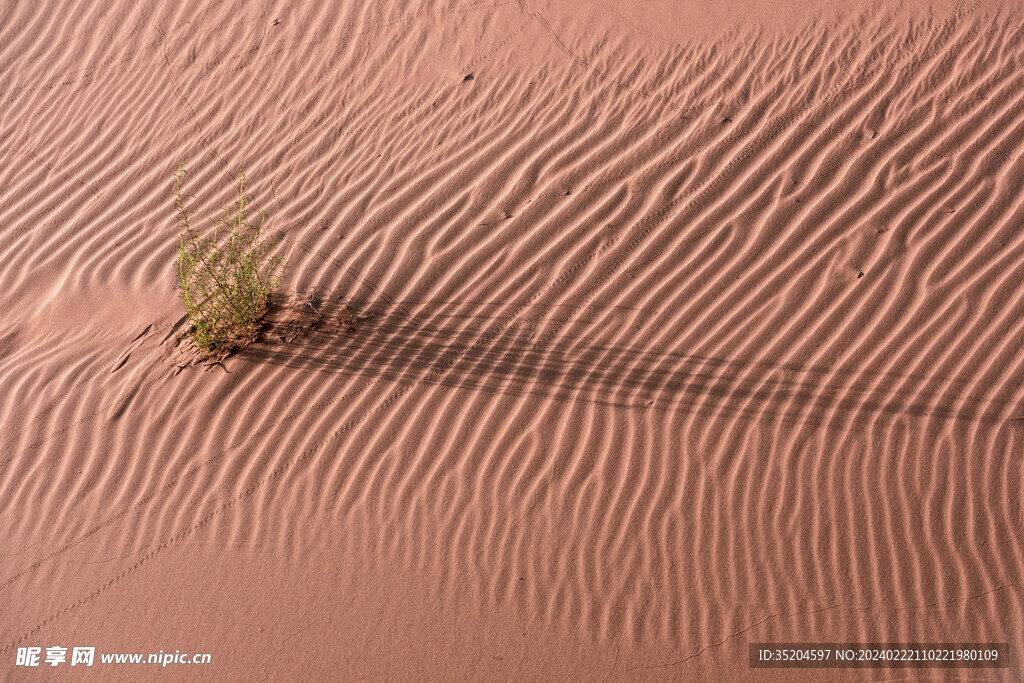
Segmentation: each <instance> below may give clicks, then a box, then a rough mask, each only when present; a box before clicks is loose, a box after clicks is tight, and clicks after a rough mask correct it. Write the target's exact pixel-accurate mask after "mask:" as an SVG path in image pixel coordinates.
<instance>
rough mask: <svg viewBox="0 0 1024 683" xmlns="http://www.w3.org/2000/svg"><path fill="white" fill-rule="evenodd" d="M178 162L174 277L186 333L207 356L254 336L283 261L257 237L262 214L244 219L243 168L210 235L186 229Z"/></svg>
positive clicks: (271, 246) (272, 246)
mask: <svg viewBox="0 0 1024 683" xmlns="http://www.w3.org/2000/svg"><path fill="white" fill-rule="evenodd" d="M184 176H185V168H184V165H183V164H179V165H178V172H177V173H176V174H175V176H174V187H175V196H176V198H177V202H176V205H177V209H178V221H179V226H180V227H181V233H180V235H179V236H178V277H179V283H178V286H179V289H180V292H181V298H182V299H184V301H185V310H186V312H187V313H188V320H189V322H190V323H191V325H190V327H189V329H188V330H187V334H188V336H189V337H190V338H191V339H192V341H193V343H194V344H195V345H196V347H197V348H198V349H199V351H200V352H201V353H202V354H203V356H205V357H207V358H209V357H214V356H221V355H224V354H227V353H229V352H230V351H232V350H233V349H237V348H240V347H242V346H244V345H245V344H247V343H249V342H251V341H252V340H253V339H255V338H256V335H257V333H258V332H259V329H260V326H261V324H262V318H263V315H264V313H265V312H266V310H267V306H268V304H269V301H270V293H271V291H272V290H273V289H274V288H275V287H276V286H277V285H278V284H279V283H280V281H281V274H282V272H283V270H284V263H283V261H282V260H281V257H280V256H277V255H275V254H274V250H275V248H276V245H275V244H274V243H273V242H266V241H264V239H263V238H262V232H263V226H264V224H265V223H266V214H265V213H263V212H262V211H260V212H259V221H258V222H257V223H253V222H250V220H249V217H248V216H247V214H246V205H247V203H248V199H247V197H246V195H245V174H244V173H242V174H240V177H239V182H238V201H237V202H235V203H234V204H232V205H231V206H228V207H226V208H225V209H224V218H222V219H220V220H218V221H216V224H215V226H214V228H213V233H212V235H209V236H202V235H200V234H198V233H197V232H196V231H195V230H193V229H192V226H191V224H190V222H189V212H188V208H187V207H186V206H185V199H186V197H187V195H185V194H184V192H183V191H182V185H181V183H182V178H183V177H184Z"/></svg>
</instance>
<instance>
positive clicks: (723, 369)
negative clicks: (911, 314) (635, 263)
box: [243, 302, 1012, 423]
mask: <svg viewBox="0 0 1024 683" xmlns="http://www.w3.org/2000/svg"><path fill="white" fill-rule="evenodd" d="M424 303H427V304H429V303H432V302H402V305H401V306H400V307H399V308H397V309H393V310H392V311H391V312H389V313H387V314H385V315H379V316H374V317H371V318H370V319H367V320H361V321H359V323H358V324H357V325H356V326H355V327H354V328H353V329H349V328H347V327H345V326H343V325H337V324H335V325H331V324H329V323H330V320H331V314H330V313H329V312H327V311H323V316H322V318H318V316H319V315H320V313H317V314H314V313H313V311H312V310H311V309H307V310H305V311H300V313H301V320H300V321H299V322H298V323H297V322H296V321H297V320H298V318H297V317H295V316H293V317H292V319H291V321H290V324H289V325H290V327H289V329H295V328H296V326H297V324H298V325H301V326H302V328H303V332H302V333H301V334H298V335H293V338H292V339H291V340H288V341H283V340H282V337H283V335H282V334H281V333H282V330H283V328H284V327H285V324H284V323H281V322H277V323H272V324H271V325H270V327H269V329H268V330H267V332H266V333H265V334H264V335H263V339H262V340H261V341H260V342H258V343H256V344H254V345H252V346H250V347H249V348H248V349H246V351H245V353H244V354H243V355H244V357H245V358H247V359H248V360H249V361H250V362H255V363H260V364H271V365H275V366H282V367H288V368H293V369H296V370H299V371H313V372H321V373H330V374H333V375H340V376H360V377H368V378H383V379H388V380H393V381H397V382H403V383H414V384H415V383H418V384H432V385H440V386H446V387H452V388H457V389H472V390H475V391H484V392H487V393H490V394H504V395H511V396H534V397H538V398H544V399H550V400H560V401H586V402H589V403H596V404H600V405H606V406H616V407H622V408H634V409H637V410H652V409H653V410H663V411H664V410H668V411H687V412H694V413H702V414H707V415H719V414H725V415H738V416H746V417H751V418H753V417H758V418H764V417H770V418H775V419H781V420H785V421H795V422H800V423H806V422H812V423H824V422H828V421H831V420H840V421H847V420H857V421H861V420H866V419H872V417H873V416H874V417H878V416H888V417H896V418H898V417H915V418H935V419H941V420H967V421H989V422H996V421H1003V420H1006V419H1007V416H1008V415H1010V414H1012V410H1011V409H1012V406H1011V405H1009V402H1008V401H1007V400H1000V399H999V398H998V397H997V396H996V395H995V394H996V393H997V392H998V386H997V385H995V384H992V383H990V384H981V383H970V382H967V381H963V380H958V379H950V378H944V377H939V376H936V375H924V374H898V373H892V372H873V371H869V370H866V371H857V372H844V371H841V370H837V369H834V368H829V367H823V366H815V365H796V364H786V363H772V362H767V361H761V360H748V359H741V358H723V357H710V356H700V355H694V354H687V353H683V352H679V351H672V350H659V349H654V348H651V347H649V346H643V345H641V344H608V343H601V342H599V341H594V340H593V339H592V338H591V336H589V335H582V336H579V335H577V336H574V335H573V334H572V332H571V331H570V329H571V328H570V326H565V327H563V328H561V329H560V330H559V332H558V335H557V336H556V337H554V338H552V339H545V337H544V333H545V326H544V325H541V326H540V327H539V328H535V327H526V326H521V325H520V326H517V325H516V324H515V323H514V322H513V323H512V324H504V322H505V321H504V320H503V319H501V318H500V317H498V316H496V315H488V314H482V313H480V312H479V311H477V312H474V313H473V314H472V315H465V314H459V315H445V314H440V313H438V314H431V315H429V316H426V315H421V316H418V317H415V318H413V317H411V316H409V315H408V314H406V313H404V312H399V311H400V310H408V309H409V308H412V309H414V310H415V309H420V310H422V305H423V304H424ZM439 303H443V302H439ZM444 305H445V306H447V307H448V308H449V310H450V309H451V307H452V304H450V303H447V304H444ZM300 308H301V307H300ZM321 323H324V324H321ZM613 332H614V331H613ZM610 336H614V334H613V335H610ZM634 336H636V337H638V336H639V335H634Z"/></svg>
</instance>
